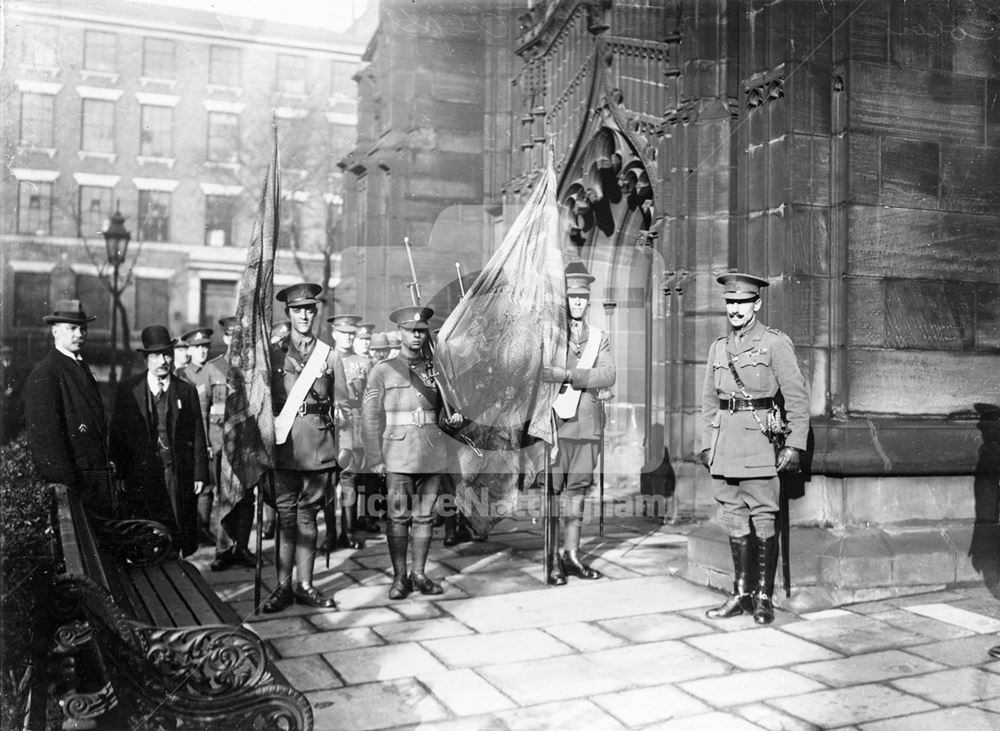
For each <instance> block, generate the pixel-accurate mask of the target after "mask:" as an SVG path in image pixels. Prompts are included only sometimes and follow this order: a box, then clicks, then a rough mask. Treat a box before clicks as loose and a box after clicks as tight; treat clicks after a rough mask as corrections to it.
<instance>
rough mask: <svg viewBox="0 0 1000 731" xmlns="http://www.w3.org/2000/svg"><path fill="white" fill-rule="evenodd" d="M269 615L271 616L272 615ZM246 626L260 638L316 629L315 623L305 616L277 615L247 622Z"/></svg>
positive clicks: (307, 632)
mask: <svg viewBox="0 0 1000 731" xmlns="http://www.w3.org/2000/svg"><path fill="white" fill-rule="evenodd" d="M271 616H272V617H273V616H274V615H271ZM247 627H248V628H249V629H250V630H251V631H253V632H254V633H255V634H256V635H257V636H258V637H260V638H261V639H262V640H273V639H276V638H278V637H292V636H294V635H303V634H309V633H311V632H315V631H316V627H315V625H313V624H310V623H309V620H308V619H307V618H306V617H278V618H277V619H267V620H264V621H263V622H254V623H253V624H248V625H247Z"/></svg>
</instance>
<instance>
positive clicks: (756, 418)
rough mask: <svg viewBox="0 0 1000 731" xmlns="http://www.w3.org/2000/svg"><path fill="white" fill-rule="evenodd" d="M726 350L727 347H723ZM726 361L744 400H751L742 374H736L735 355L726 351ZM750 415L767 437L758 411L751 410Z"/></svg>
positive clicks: (765, 428)
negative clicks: (741, 376)
mask: <svg viewBox="0 0 1000 731" xmlns="http://www.w3.org/2000/svg"><path fill="white" fill-rule="evenodd" d="M723 350H725V347H723ZM726 360H727V361H729V372H730V373H732V374H733V380H735V381H736V386H737V387H738V388H739V389H740V391H742V392H743V398H745V399H750V398H752V396H750V392H749V391H747V387H746V386H744V385H743V379H742V378H740V374H739V373H737V372H736V365H735V364H734V363H733V354H732V353H730V352H729V351H728V350H726ZM750 413H751V414H752V415H753V418H754V421H756V422H757V426H758V427H759V428H760V433H761V434H763V435H764V436H765V437H766V436H767V427H766V426H764V422H763V421H761V420H760V416H759V415H758V414H757V409H750Z"/></svg>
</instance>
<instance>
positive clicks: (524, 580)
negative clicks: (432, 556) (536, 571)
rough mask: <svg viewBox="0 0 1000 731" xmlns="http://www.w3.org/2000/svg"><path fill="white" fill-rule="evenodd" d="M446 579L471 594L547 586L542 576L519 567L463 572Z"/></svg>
mask: <svg viewBox="0 0 1000 731" xmlns="http://www.w3.org/2000/svg"><path fill="white" fill-rule="evenodd" d="M445 581H446V583H448V584H449V585H451V586H454V587H457V588H459V589H461V590H462V591H464V592H465V593H466V594H468V595H469V596H489V595H492V594H510V593H513V592H518V591H526V590H530V589H541V588H544V587H545V584H544V583H543V582H542V581H541V576H538V577H534V576H531V575H530V574H527V573H525V572H524V571H520V570H518V569H509V570H504V571H489V572H484V573H479V574H476V573H473V574H466V573H461V574H455V575H453V576H449V577H448V578H447V579H446V580H445Z"/></svg>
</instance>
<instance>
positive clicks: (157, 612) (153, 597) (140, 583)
mask: <svg viewBox="0 0 1000 731" xmlns="http://www.w3.org/2000/svg"><path fill="white" fill-rule="evenodd" d="M125 578H126V580H130V581H131V582H132V584H133V586H134V587H135V590H136V592H138V594H139V597H140V598H141V601H142V603H143V607H144V608H145V610H146V611H147V612H148V613H149V616H150V622H149V624H153V625H156V626H157V627H176V626H177V623H176V622H174V619H173V617H171V616H170V612H169V611H167V610H166V609H165V608H164V606H163V603H162V602H161V601H160V596H159V593H158V592H157V591H156V587H155V586H154V585H153V583H152V582H151V581H150V580H149V577H148V576H146V572H145V571H143V570H142V569H133V570H131V571H129V572H127V574H126V576H125Z"/></svg>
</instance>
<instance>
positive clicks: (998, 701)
mask: <svg viewBox="0 0 1000 731" xmlns="http://www.w3.org/2000/svg"><path fill="white" fill-rule="evenodd" d="M973 706H975V707H976V708H981V709H983V710H984V711H989V712H990V713H997V714H1000V698H994V699H993V700H991V701H983V702H982V703H973Z"/></svg>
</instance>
